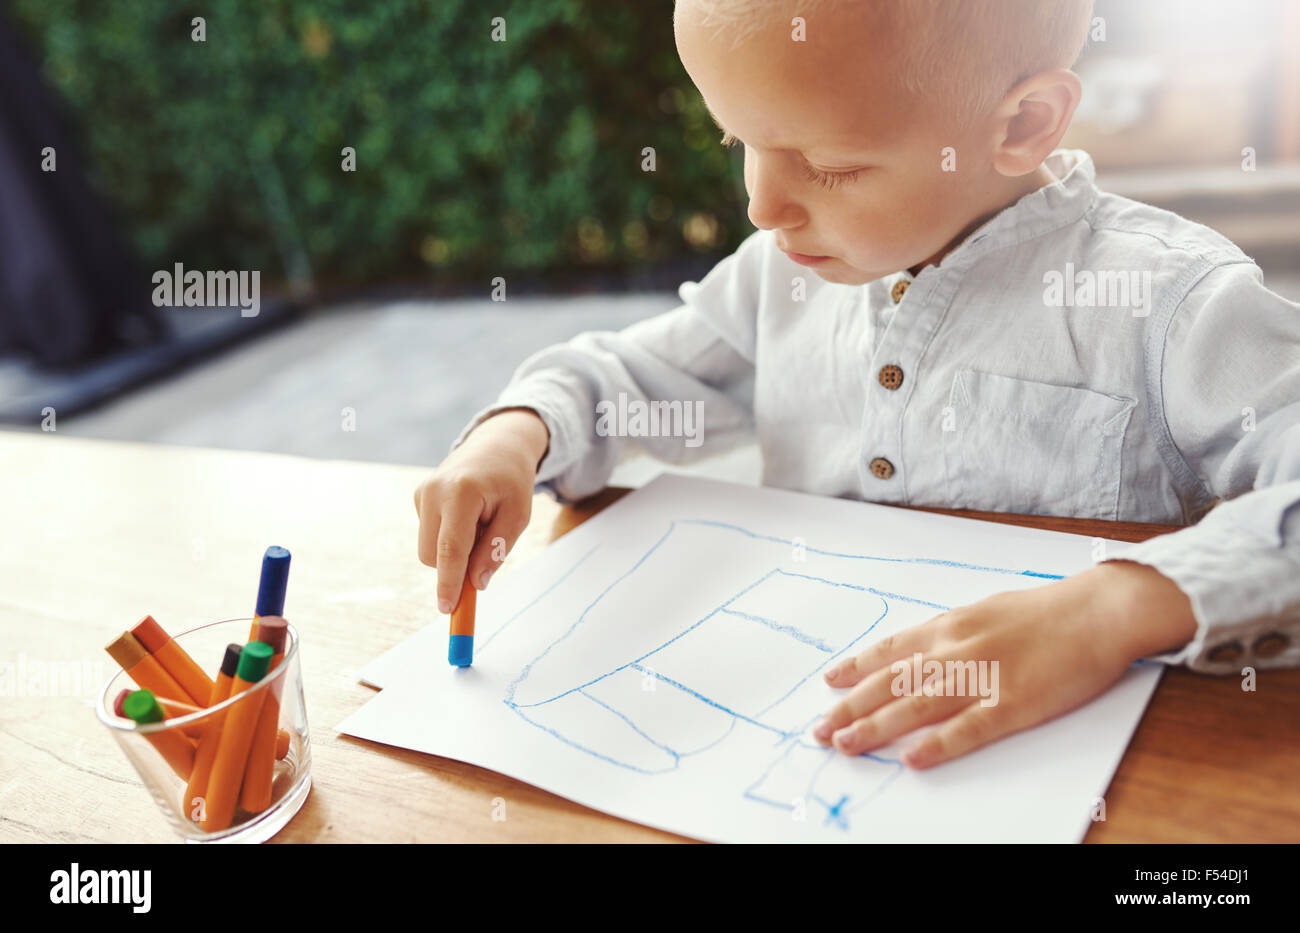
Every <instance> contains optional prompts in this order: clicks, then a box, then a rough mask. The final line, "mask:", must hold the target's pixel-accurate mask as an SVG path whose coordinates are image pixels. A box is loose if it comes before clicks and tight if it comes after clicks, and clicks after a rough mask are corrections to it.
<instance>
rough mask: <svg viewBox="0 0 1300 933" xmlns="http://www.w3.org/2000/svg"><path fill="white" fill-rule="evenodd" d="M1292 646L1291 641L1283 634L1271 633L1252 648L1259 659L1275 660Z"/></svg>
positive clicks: (1257, 641) (1261, 637) (1263, 636)
mask: <svg viewBox="0 0 1300 933" xmlns="http://www.w3.org/2000/svg"><path fill="white" fill-rule="evenodd" d="M1290 644H1291V639H1289V638H1287V637H1286V636H1285V635H1283V634H1282V633H1281V632H1270V633H1269V634H1267V635H1262V636H1260V638H1259V639H1257V640H1256V642H1255V644H1254V645H1253V646H1252V647H1253V648H1254V651H1255V657H1257V658H1275V657H1277V656H1278V655H1279V654H1281V653H1282V652H1283V651H1285V650H1286V649H1287V646H1288V645H1290Z"/></svg>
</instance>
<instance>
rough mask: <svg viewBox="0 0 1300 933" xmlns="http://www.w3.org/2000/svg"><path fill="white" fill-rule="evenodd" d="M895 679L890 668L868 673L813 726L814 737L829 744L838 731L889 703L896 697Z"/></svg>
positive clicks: (824, 743) (822, 742)
mask: <svg viewBox="0 0 1300 933" xmlns="http://www.w3.org/2000/svg"><path fill="white" fill-rule="evenodd" d="M893 679H894V678H893V674H892V672H890V671H889V670H878V671H876V672H875V673H874V674H870V675H868V676H867V678H866V679H865V680H863V681H862V682H861V683H859V684H858V685H857V686H856V687H854V688H853V689H852V690H850V691H849V693H848V695H847V696H845V697H844V698H843V699H842V700H840V701H839V702H838V703H836V704H835V705H834V706H832V707H831V708H830V710H829V711H828V712H827V713H826V715H825V716H824V717H823V718H822V721H821V722H819V723H818V724H817V725H816V726H815V727H813V732H812V734H813V738H814V739H816V740H817V741H818V742H820V743H821V744H823V745H829V744H830V743H831V737H832V736H833V735H834V734H835V733H836V732H837V731H839V730H840V729H843V728H844V727H845V726H847V725H848V724H849V723H851V722H853V721H854V720H856V719H860V718H861V717H863V716H866V715H867V714H868V713H871V712H872V711H873V710H876V709H878V708H879V707H881V706H883V705H884V704H886V703H888V702H889V701H890V700H892V699H893V698H894V695H893V693H892V692H891V691H890V684H891V683H892V681H893Z"/></svg>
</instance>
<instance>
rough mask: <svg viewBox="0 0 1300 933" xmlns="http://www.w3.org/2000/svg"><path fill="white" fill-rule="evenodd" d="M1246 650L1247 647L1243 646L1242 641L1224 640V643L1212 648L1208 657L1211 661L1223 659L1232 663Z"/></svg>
mask: <svg viewBox="0 0 1300 933" xmlns="http://www.w3.org/2000/svg"><path fill="white" fill-rule="evenodd" d="M1244 650H1245V649H1243V648H1242V647H1241V642H1239V641H1229V642H1224V643H1223V644H1222V645H1215V646H1214V647H1213V648H1211V649H1210V653H1209V655H1208V657H1209V659H1210V660H1211V661H1223V662H1225V663H1228V664H1231V663H1232V662H1233V661H1236V660H1238V659H1240V658H1241V655H1242V652H1243V651H1244Z"/></svg>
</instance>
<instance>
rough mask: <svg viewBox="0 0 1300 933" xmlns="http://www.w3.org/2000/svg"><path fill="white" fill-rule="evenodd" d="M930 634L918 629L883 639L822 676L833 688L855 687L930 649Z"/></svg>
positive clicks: (923, 627) (920, 627)
mask: <svg viewBox="0 0 1300 933" xmlns="http://www.w3.org/2000/svg"><path fill="white" fill-rule="evenodd" d="M930 640H931V633H930V632H929V631H927V630H926V628H925V626H923V625H921V626H917V627H916V628H909V629H907V630H905V631H902V632H899V633H897V634H895V635H890V636H889V637H888V638H882V639H881V640H880V641H878V642H876V643H875V644H874V645H872V646H871V647H870V648H868V649H867V650H866V651H863V652H862V653H861V654H859V655H856V656H855V657H851V658H846V659H845V660H843V661H841V662H839V663H838V664H836V665H835V666H834V667H832V668H831V669H830V670H828V671H827V672H826V673H825V674H824V675H823V676H824V677H825V678H826V682H827V683H828V684H830V685H831V686H832V687H852V686H853V685H854V684H856V683H858V682H859V681H861V680H862V679H863V678H864V677H866V676H868V675H869V674H872V673H874V672H875V671H877V670H879V669H880V668H882V667H886V666H887V665H889V664H890V663H891V662H893V661H897V660H898V659H899V658H905V657H908V656H909V655H911V654H912V653H913V652H915V651H923V650H924V649H925V648H927V647H929V644H930Z"/></svg>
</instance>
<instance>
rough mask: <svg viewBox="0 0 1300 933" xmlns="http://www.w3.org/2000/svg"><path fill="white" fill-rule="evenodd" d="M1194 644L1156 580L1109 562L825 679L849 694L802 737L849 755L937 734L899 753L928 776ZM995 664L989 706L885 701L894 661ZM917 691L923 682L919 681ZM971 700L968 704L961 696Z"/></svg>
mask: <svg viewBox="0 0 1300 933" xmlns="http://www.w3.org/2000/svg"><path fill="white" fill-rule="evenodd" d="M1195 635H1196V619H1195V617H1194V615H1193V613H1192V607H1191V602H1190V601H1189V600H1188V598H1187V596H1186V594H1184V593H1183V591H1182V590H1181V589H1179V588H1178V585H1177V584H1176V583H1174V582H1173V581H1172V580H1170V579H1169V578H1168V577H1165V576H1164V575H1163V574H1161V573H1160V572H1159V571H1157V570H1155V569H1154V568H1152V567H1148V566H1146V565H1144V564H1138V563H1134V562H1131V561H1123V560H1119V561H1109V562H1106V563H1102V564H1098V565H1097V566H1095V567H1093V568H1091V569H1089V570H1086V571H1084V572H1082V573H1078V574H1075V575H1074V576H1072V577H1067V578H1066V579H1064V580H1058V581H1057V582H1055V583H1049V584H1046V585H1044V586H1039V587H1034V588H1032V589H1028V590H1014V591H1009V592H1004V593H997V594H995V595H993V596H990V597H988V598H987V599H983V600H980V601H979V602H976V603H972V604H970V605H969V606H961V607H958V608H956V609H952V610H950V611H948V612H945V613H943V614H941V615H939V616H936V617H935V618H933V619H931V620H930V621H929V622H926V623H924V624H922V625H918V626H916V627H915V628H912V629H908V630H907V631H904V632H900V633H898V634H897V635H891V636H889V637H888V638H886V639H884V640H883V641H880V642H878V643H877V644H875V645H872V646H871V647H870V648H868V649H867V650H866V651H864V652H862V653H861V654H859V655H857V656H856V657H854V658H848V659H846V660H844V661H841V662H839V663H838V664H837V665H836V666H835V667H833V668H831V669H830V670H829V671H827V672H826V675H825V676H826V682H827V683H828V684H830V685H831V686H832V687H851V688H852V689H851V690H849V692H848V693H847V694H846V695H845V696H844V698H843V699H841V700H840V702H839V703H837V704H836V705H835V706H834V707H832V708H831V710H830V711H829V712H828V713H827V714H826V717H825V718H824V719H823V720H822V721H821V722H820V723H818V724H817V725H816V726H815V727H814V729H813V737H814V738H815V739H817V741H819V742H821V743H822V744H823V745H832V744H833V745H834V747H835V748H837V749H838V750H840V751H842V752H844V753H845V754H849V755H860V754H862V753H863V752H869V751H871V750H873V749H876V748H879V747H881V746H882V745H887V744H889V743H890V742H892V741H894V740H895V739H898V738H901V737H902V736H904V735H906V734H907V733H909V732H911V731H913V730H914V729H918V728H920V727H921V726H927V725H933V724H936V723H938V724H939V725H938V728H936V729H934V730H933V731H932V732H930V733H929V734H928V735H926V736H924V737H923V738H921V739H919V740H918V741H916V742H914V743H913V744H912V745H911V746H909V747H908V748H907V749H906V750H905V751H904V752H903V763H904V764H905V765H907V766H909V767H912V768H928V767H932V766H933V765H937V764H940V763H942V762H945V761H949V760H951V759H953V758H957V757H958V756H960V755H964V754H966V753H967V752H970V751H973V750H974V749H977V748H979V747H981V746H983V745H987V744H988V743H990V742H993V741H995V740H996V739H1000V738H1002V737H1003V736H1006V735H1010V734H1011V733H1013V732H1019V731H1020V730H1022V729H1028V728H1029V727H1031V726H1036V725H1038V724H1039V723H1041V722H1045V721H1046V720H1048V719H1052V718H1054V717H1056V716H1059V715H1061V714H1062V713H1066V712H1068V711H1070V710H1072V709H1074V708H1075V707H1078V706H1082V705H1083V704H1084V703H1087V702H1088V701H1089V700H1091V699H1092V698H1093V697H1095V696H1097V695H1099V694H1100V693H1102V692H1103V691H1105V690H1106V689H1107V688H1108V687H1110V686H1111V685H1112V684H1113V683H1114V682H1115V681H1116V680H1118V679H1119V677H1120V675H1121V674H1123V673H1124V671H1125V670H1126V669H1127V668H1128V666H1129V665H1130V664H1131V663H1132V662H1133V661H1134V660H1135V659H1137V658H1140V657H1144V656H1147V655H1151V654H1159V653H1162V652H1165V651H1172V650H1174V649H1176V648H1178V647H1180V646H1182V645H1185V644H1186V643H1187V642H1189V641H1191V640H1192V638H1194V637H1195ZM918 653H919V654H920V655H921V656H922V660H923V662H924V661H931V660H934V661H939V662H942V663H944V671H945V674H947V673H948V672H949V668H948V666H947V663H946V662H948V661H956V662H963V663H964V662H968V661H974V662H977V664H978V662H981V661H983V662H992V661H997V662H998V668H997V670H998V682H997V684H998V689H997V693H996V701H997V702H996V704H995V705H987V706H986V705H981V700H982V699H983V698H982V697H981V696H980V695H979V693H978V691H976V690H974V689H973V688H972V687H971V686H969V685H968V686H967V688H966V691H965V692H966V693H967V695H966V696H953V695H951V693H952V692H953V691H952V688H953V683H952V681H951V680H948V681H945V685H944V691H943V693H942V694H940V695H934V696H931V695H924V694H922V693H921V691H920V689H919V687H920V685H913V688H912V693H913V694H914V695H911V696H896V695H895V694H894V692H893V690H892V689H891V684H893V683H894V682H895V679H896V678H897V677H898V676H899V674H898V672H897V671H896V670H892V669H891V666H892V665H894V664H895V662H905V663H907V664H908V665H909V666H910V665H911V664H912V660H913V656H914V655H915V654H918ZM923 682H924V681H923ZM972 693H973V694H974V695H973V696H972V695H970V694H972Z"/></svg>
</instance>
